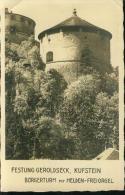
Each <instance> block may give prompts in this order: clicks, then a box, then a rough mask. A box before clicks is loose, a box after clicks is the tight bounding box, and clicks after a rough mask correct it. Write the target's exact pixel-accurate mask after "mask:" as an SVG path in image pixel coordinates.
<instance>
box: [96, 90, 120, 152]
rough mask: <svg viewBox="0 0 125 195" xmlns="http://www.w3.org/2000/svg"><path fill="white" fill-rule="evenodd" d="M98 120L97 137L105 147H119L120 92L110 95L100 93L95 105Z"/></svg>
mask: <svg viewBox="0 0 125 195" xmlns="http://www.w3.org/2000/svg"><path fill="white" fill-rule="evenodd" d="M94 116H95V121H96V124H95V126H96V130H97V131H96V134H95V137H96V138H97V139H98V141H99V140H100V141H101V142H102V144H103V146H104V147H105V148H107V147H115V148H117V149H118V145H119V144H118V143H119V136H118V131H119V130H118V129H119V125H118V118H119V115H118V94H117V93H115V94H114V95H113V96H111V97H109V96H108V94H107V93H102V92H101V93H99V94H98V95H97V97H96V102H95V106H94Z"/></svg>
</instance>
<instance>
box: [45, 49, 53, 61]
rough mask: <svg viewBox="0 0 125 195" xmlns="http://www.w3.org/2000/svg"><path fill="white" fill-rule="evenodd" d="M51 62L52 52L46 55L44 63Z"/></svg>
mask: <svg viewBox="0 0 125 195" xmlns="http://www.w3.org/2000/svg"><path fill="white" fill-rule="evenodd" d="M51 61H53V52H52V51H49V52H47V54H46V62H51Z"/></svg>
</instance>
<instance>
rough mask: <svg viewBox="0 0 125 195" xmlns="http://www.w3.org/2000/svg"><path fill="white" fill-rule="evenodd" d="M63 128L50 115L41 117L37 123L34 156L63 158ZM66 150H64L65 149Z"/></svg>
mask: <svg viewBox="0 0 125 195" xmlns="http://www.w3.org/2000/svg"><path fill="white" fill-rule="evenodd" d="M63 139H64V135H63V129H62V128H61V126H60V124H58V123H56V122H55V120H53V119H52V118H50V117H40V118H39V120H38V121H37V124H36V136H35V139H34V153H33V155H34V158H46V159H61V158H63V154H62V153H61V141H62V140H63ZM63 152H64V151H63Z"/></svg>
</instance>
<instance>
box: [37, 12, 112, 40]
mask: <svg viewBox="0 0 125 195" xmlns="http://www.w3.org/2000/svg"><path fill="white" fill-rule="evenodd" d="M77 27H81V28H82V29H83V31H101V32H102V33H105V34H107V35H108V36H109V37H110V38H111V37H112V35H111V33H110V32H108V31H106V30H104V29H102V28H100V27H97V26H95V25H93V24H91V23H89V22H87V21H85V20H83V19H81V18H80V17H78V16H77V12H76V9H74V11H73V15H72V17H70V18H68V19H66V20H64V21H63V22H61V23H59V24H57V25H56V26H54V27H52V28H49V29H47V30H44V31H43V32H41V33H40V34H39V36H38V38H39V39H40V38H42V37H43V36H44V35H45V34H46V33H54V32H56V31H57V30H59V29H62V30H65V29H69V30H70V29H73V28H76V29H77Z"/></svg>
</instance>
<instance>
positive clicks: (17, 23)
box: [5, 8, 36, 44]
mask: <svg viewBox="0 0 125 195" xmlns="http://www.w3.org/2000/svg"><path fill="white" fill-rule="evenodd" d="M35 25H36V24H35V22H34V21H33V20H32V19H30V18H28V17H26V16H22V15H19V14H15V13H12V12H9V11H8V9H7V8H6V11H5V32H6V40H10V41H11V42H12V43H18V44H20V43H21V41H24V40H27V39H28V38H29V37H30V36H32V35H33V36H34V29H35Z"/></svg>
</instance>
